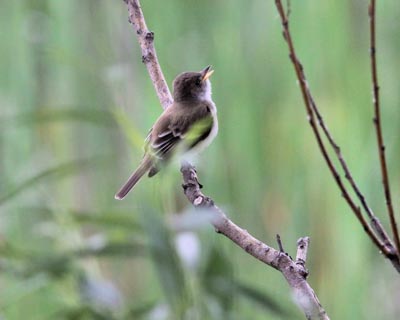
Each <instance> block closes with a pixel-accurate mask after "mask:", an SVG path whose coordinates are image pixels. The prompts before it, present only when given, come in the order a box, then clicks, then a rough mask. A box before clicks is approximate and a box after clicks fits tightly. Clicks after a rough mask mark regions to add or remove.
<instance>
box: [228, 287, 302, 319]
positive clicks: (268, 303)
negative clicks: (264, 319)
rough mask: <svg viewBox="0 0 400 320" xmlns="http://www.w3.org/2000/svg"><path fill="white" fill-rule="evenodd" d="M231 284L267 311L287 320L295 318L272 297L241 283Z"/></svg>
mask: <svg viewBox="0 0 400 320" xmlns="http://www.w3.org/2000/svg"><path fill="white" fill-rule="evenodd" d="M231 284H232V287H233V289H234V290H235V291H237V292H238V293H239V294H241V295H242V296H244V297H246V298H247V299H249V300H250V301H253V302H255V303H257V304H258V305H259V306H261V307H263V308H264V309H265V310H268V311H272V312H274V313H276V314H277V315H280V316H285V319H293V318H294V317H295V316H294V315H293V314H289V312H288V311H287V310H286V309H284V308H283V307H282V306H281V305H280V304H279V303H278V302H277V301H276V300H274V299H273V298H272V296H271V295H269V294H267V293H265V292H262V291H260V290H258V289H256V288H254V287H250V286H249V285H246V284H243V283H241V282H236V281H233V282H232V283H231Z"/></svg>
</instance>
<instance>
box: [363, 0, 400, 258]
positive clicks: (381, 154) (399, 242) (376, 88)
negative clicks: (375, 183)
mask: <svg viewBox="0 0 400 320" xmlns="http://www.w3.org/2000/svg"><path fill="white" fill-rule="evenodd" d="M375 12H376V10H375V0H371V2H370V4H369V10H368V14H369V18H370V19H369V22H370V23H369V27H370V57H371V80H372V88H373V90H372V92H373V104H374V112H375V117H374V125H375V132H376V139H377V142H378V153H379V161H380V165H381V175H382V184H383V190H384V193H385V199H386V207H387V211H388V214H389V220H390V226H391V228H392V233H393V238H394V242H395V245H396V249H397V256H398V257H399V258H400V239H399V230H398V228H397V224H396V218H395V216H394V210H393V205H392V196H391V193H390V184H389V175H388V170H387V165H386V157H385V144H384V142H383V135H382V127H381V115H380V98H379V84H378V73H377V63H376V45H375V42H376V41H375V38H376V37H375V34H376V33H375Z"/></svg>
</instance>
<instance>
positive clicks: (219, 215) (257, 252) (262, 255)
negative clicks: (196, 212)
mask: <svg viewBox="0 0 400 320" xmlns="http://www.w3.org/2000/svg"><path fill="white" fill-rule="evenodd" d="M181 172H182V176H183V182H184V183H183V189H184V193H185V195H186V197H187V198H188V200H189V201H190V202H191V203H192V204H193V205H194V206H195V207H196V208H203V209H207V210H209V211H210V213H211V214H212V215H213V218H212V219H211V221H210V222H211V224H212V225H213V226H214V227H215V229H216V230H217V232H218V233H220V234H223V235H224V236H225V237H227V238H228V239H230V240H231V241H233V242H234V243H236V244H237V245H238V246H239V247H240V248H242V249H243V250H244V251H246V252H247V253H248V254H250V255H252V256H253V257H254V258H256V259H258V260H260V261H262V262H263V263H265V264H267V265H269V266H270V267H273V268H275V269H277V270H279V271H280V272H281V273H282V274H283V276H284V277H285V279H286V281H287V282H288V283H289V285H290V287H291V288H292V291H293V295H294V297H295V300H296V302H297V304H298V305H299V306H300V308H301V309H302V310H303V312H304V313H305V315H306V317H307V319H323V320H327V319H329V317H328V315H327V314H326V312H325V310H324V308H323V307H322V306H321V303H320V302H319V300H318V297H317V296H316V295H315V293H314V291H313V289H312V288H311V287H310V285H309V284H308V282H307V281H306V273H305V272H304V268H303V266H301V265H298V264H297V263H296V262H295V261H293V260H292V258H290V256H289V255H287V254H285V253H284V252H283V245H282V242H281V240H280V237H279V235H277V241H278V245H279V250H276V249H274V248H272V247H270V246H268V245H266V244H265V243H263V242H261V241H260V240H258V239H256V238H254V237H253V236H252V235H251V234H249V233H248V232H247V231H246V230H244V229H242V228H240V227H239V226H237V225H236V224H235V223H233V222H232V221H231V220H230V219H229V218H228V217H227V216H226V215H225V213H224V212H223V211H222V210H221V209H219V208H218V207H217V206H216V205H215V204H214V201H213V200H212V199H211V198H209V197H207V196H205V195H204V194H203V193H202V192H201V190H200V185H199V182H198V178H197V174H196V170H195V169H194V167H193V166H192V165H190V164H189V163H185V164H183V165H182V167H181ZM303 239H304V238H303ZM299 241H300V240H299ZM305 257H306V256H305V255H304V260H305Z"/></svg>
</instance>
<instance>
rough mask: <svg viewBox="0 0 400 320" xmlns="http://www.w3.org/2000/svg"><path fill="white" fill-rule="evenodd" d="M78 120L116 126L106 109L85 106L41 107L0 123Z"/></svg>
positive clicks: (20, 123) (35, 123) (12, 124)
mask: <svg viewBox="0 0 400 320" xmlns="http://www.w3.org/2000/svg"><path fill="white" fill-rule="evenodd" d="M63 121H78V122H87V123H90V124H93V125H96V126H104V127H116V122H115V120H114V117H113V114H112V113H111V112H110V111H108V110H101V109H100V110H99V109H93V108H92V109H91V108H88V107H86V106H80V107H76V108H58V107H41V108H39V109H37V110H35V111H31V112H25V113H19V114H17V115H15V116H11V117H2V118H0V125H1V126H2V127H4V126H16V125H41V124H43V123H51V122H63Z"/></svg>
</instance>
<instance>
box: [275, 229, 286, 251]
mask: <svg viewBox="0 0 400 320" xmlns="http://www.w3.org/2000/svg"><path fill="white" fill-rule="evenodd" d="M276 242H277V243H278V248H279V251H280V252H282V253H285V250H284V249H283V244H282V240H281V236H280V235H279V234H277V235H276Z"/></svg>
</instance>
